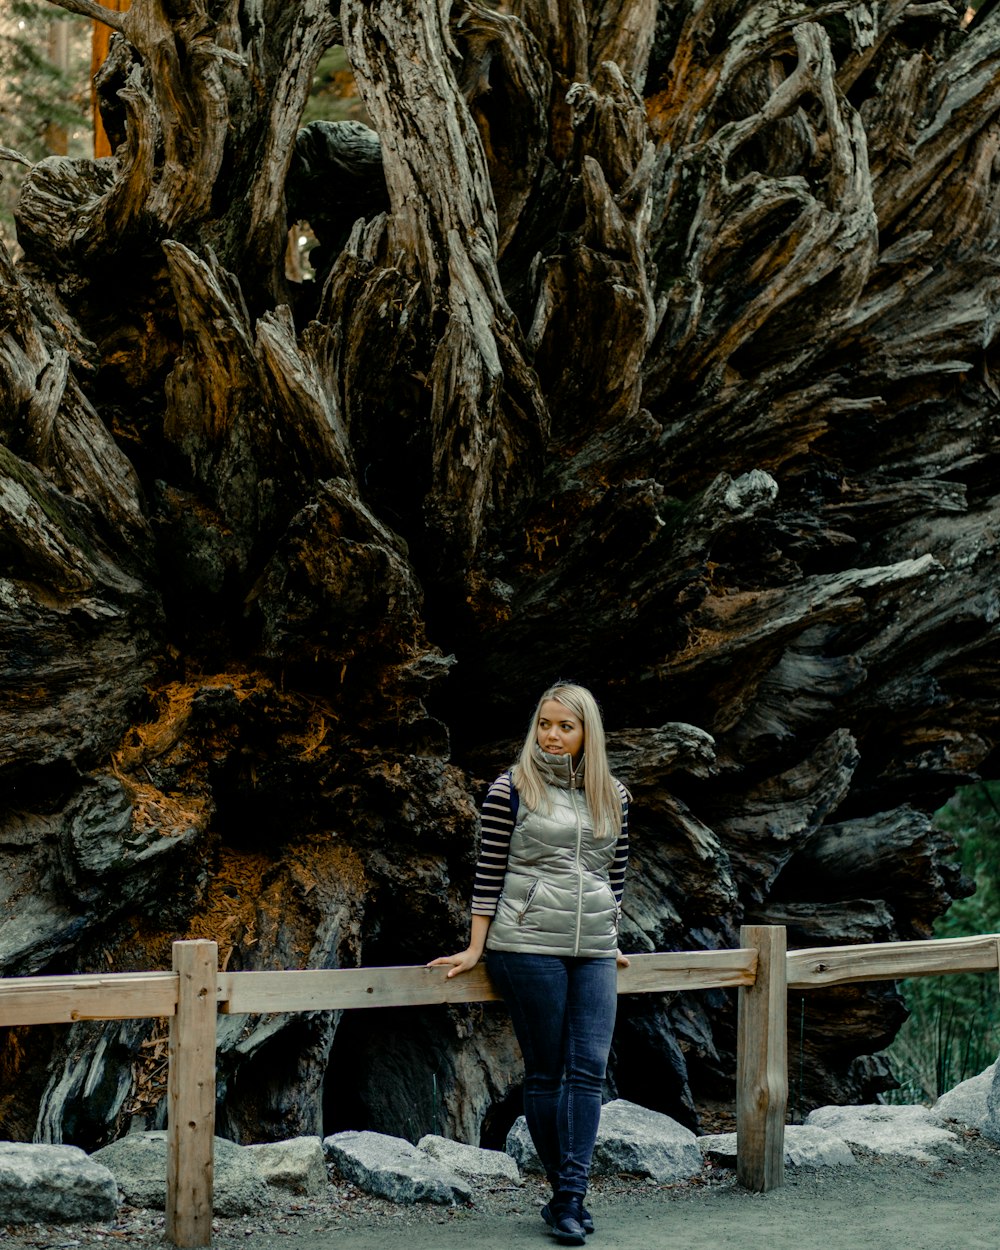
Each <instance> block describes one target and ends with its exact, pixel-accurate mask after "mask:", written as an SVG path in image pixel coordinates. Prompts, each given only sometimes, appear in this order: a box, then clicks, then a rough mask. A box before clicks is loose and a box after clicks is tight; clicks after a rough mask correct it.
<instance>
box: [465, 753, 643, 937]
mask: <svg viewBox="0 0 1000 1250" xmlns="http://www.w3.org/2000/svg"><path fill="white" fill-rule="evenodd" d="M618 789H619V791H620V792H621V796H622V826H621V830H620V832H619V834H618V843H617V845H616V847H615V858H614V860H613V862H612V864H611V868H610V869H609V872H608V880H609V882H610V885H611V889H612V891H613V892H614V896H615V901H616V902H617V903H618V906H619V907H620V906H621V901H622V895H623V893H624V891H625V869H626V867H627V866H628V797H627V795H626V792H625V787H624V786H622V785H621V784H619V785H618ZM512 790H513V786H512V785H511V780H510V773H501V774H500V776H499V777H498V778H497V779H496V781H494V783H493V784H492V785H491V786H490V788H489V792H488V794H487V795H486V801H485V802H484V803H483V811H482V818H481V822H480V823H481V830H482V832H481V839H480V846H479V861H478V863H477V864H476V877H475V881H474V883H473V887H472V914H473V915H474V916H494V915H496V910H497V903H498V902H499V901H500V891H501V890H502V889H503V879H504V876H505V875H506V873H507V859H508V856H509V855H510V837H511V834H512V833H513V832H514V809H513V805H512V801H511V800H512V794H511V792H512Z"/></svg>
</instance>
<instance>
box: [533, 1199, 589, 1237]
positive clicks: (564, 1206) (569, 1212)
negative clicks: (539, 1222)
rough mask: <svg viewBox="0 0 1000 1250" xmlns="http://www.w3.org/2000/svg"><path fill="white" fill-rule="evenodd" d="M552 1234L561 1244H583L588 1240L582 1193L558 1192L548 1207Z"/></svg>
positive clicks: (547, 1221)
mask: <svg viewBox="0 0 1000 1250" xmlns="http://www.w3.org/2000/svg"><path fill="white" fill-rule="evenodd" d="M548 1212H549V1216H550V1217H551V1221H550V1220H549V1219H548V1218H546V1217H545V1216H544V1214H543V1219H546V1223H550V1227H551V1230H552V1235H553V1237H555V1239H556V1241H558V1242H559V1244H560V1245H561V1246H582V1245H583V1244H584V1242H585V1241H586V1240H587V1234H586V1233H585V1232H584V1229H583V1196H582V1195H581V1194H566V1193H559V1194H556V1195H555V1197H554V1198H553V1199H552V1202H551V1203H550V1204H549V1207H548Z"/></svg>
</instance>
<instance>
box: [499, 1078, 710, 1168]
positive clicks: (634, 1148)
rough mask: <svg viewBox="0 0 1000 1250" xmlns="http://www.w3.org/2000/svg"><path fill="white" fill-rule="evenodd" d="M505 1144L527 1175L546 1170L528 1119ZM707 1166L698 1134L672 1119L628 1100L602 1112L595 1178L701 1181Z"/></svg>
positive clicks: (515, 1126) (520, 1122) (521, 1121)
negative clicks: (621, 1175) (629, 1176)
mask: <svg viewBox="0 0 1000 1250" xmlns="http://www.w3.org/2000/svg"><path fill="white" fill-rule="evenodd" d="M506 1145H507V1153H508V1154H509V1155H511V1156H512V1158H513V1159H514V1160H515V1161H516V1162H517V1164H518V1165H519V1166H520V1167H521V1169H522V1170H523V1171H526V1172H540V1171H541V1170H542V1167H541V1163H540V1162H539V1159H538V1155H537V1154H536V1153H535V1148H534V1146H533V1144H532V1142H531V1137H530V1136H529V1134H528V1126H527V1123H526V1122H525V1119H524V1116H520V1117H519V1118H518V1119H517V1120H515V1121H514V1124H513V1126H512V1127H511V1130H510V1132H509V1133H508V1135H507V1143H506ZM703 1166H704V1161H703V1159H702V1155H701V1151H700V1150H699V1149H698V1145H697V1138H696V1137H695V1135H694V1133H692V1132H691V1130H690V1129H687V1128H685V1127H684V1126H683V1125H682V1124H678V1123H677V1121H676V1120H672V1119H671V1118H670V1116H668V1115H663V1114H661V1113H660V1112H659V1111H650V1110H649V1109H648V1108H647V1107H640V1106H639V1105H638V1104H637V1103H634V1102H627V1101H626V1100H625V1099H624V1098H616V1099H615V1100H614V1101H612V1102H609V1103H605V1105H604V1107H603V1108H602V1109H601V1124H600V1127H599V1128H598V1130H597V1141H596V1143H595V1145H594V1159H593V1164H592V1168H591V1171H592V1173H593V1175H595V1176H602V1175H603V1176H611V1175H617V1174H619V1173H622V1172H627V1173H630V1174H634V1175H638V1176H650V1177H652V1178H653V1180H656V1181H659V1182H661V1183H668V1184H669V1183H670V1182H673V1181H679V1180H687V1179H688V1178H689V1177H691V1176H696V1175H697V1174H698V1173H699V1172H700V1171H701V1170H702V1167H703Z"/></svg>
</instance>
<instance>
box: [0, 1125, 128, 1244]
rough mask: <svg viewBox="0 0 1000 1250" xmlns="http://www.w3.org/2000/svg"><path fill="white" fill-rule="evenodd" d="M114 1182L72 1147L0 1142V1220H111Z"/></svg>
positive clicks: (114, 1203) (115, 1199)
mask: <svg viewBox="0 0 1000 1250" xmlns="http://www.w3.org/2000/svg"><path fill="white" fill-rule="evenodd" d="M117 1210H118V1186H117V1185H116V1184H115V1178H114V1177H113V1176H112V1175H111V1173H110V1172H109V1171H108V1169H107V1168H106V1167H103V1166H102V1165H101V1164H100V1163H97V1162H95V1161H94V1160H93V1159H91V1158H89V1157H88V1155H87V1154H86V1152H85V1151H83V1150H80V1149H79V1148H78V1147H76V1146H30V1145H27V1144H25V1143H23V1142H0V1219H2V1220H3V1222H4V1223H5V1224H31V1223H35V1222H40V1223H43V1224H49V1223H51V1224H59V1223H77V1222H84V1221H90V1220H110V1219H114V1216H115V1212H116V1211H117Z"/></svg>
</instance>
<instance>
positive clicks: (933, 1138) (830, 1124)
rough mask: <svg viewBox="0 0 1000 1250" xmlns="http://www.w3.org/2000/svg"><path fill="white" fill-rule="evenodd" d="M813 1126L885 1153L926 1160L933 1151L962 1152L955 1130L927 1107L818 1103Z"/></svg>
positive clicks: (810, 1117) (808, 1120)
mask: <svg viewBox="0 0 1000 1250" xmlns="http://www.w3.org/2000/svg"><path fill="white" fill-rule="evenodd" d="M806 1124H808V1125H810V1126H811V1127H812V1128H825V1129H826V1130H827V1131H828V1132H831V1133H835V1134H836V1135H837V1136H838V1137H842V1138H843V1139H844V1141H846V1142H849V1143H851V1144H852V1145H856V1146H864V1147H865V1148H866V1149H867V1150H873V1151H876V1152H877V1153H878V1154H884V1155H903V1156H905V1157H907V1158H911V1159H920V1160H922V1161H923V1162H925V1163H926V1162H930V1161H932V1160H933V1159H934V1158H935V1156H934V1155H932V1154H931V1153H930V1152H931V1151H937V1152H938V1155H937V1157H938V1158H940V1153H941V1152H944V1153H946V1154H952V1155H955V1154H961V1153H962V1147H961V1146H960V1145H959V1143H958V1138H957V1137H956V1136H955V1134H954V1133H952V1132H949V1131H948V1129H946V1128H943V1127H942V1126H941V1123H940V1120H939V1119H938V1117H937V1116H936V1115H935V1113H934V1112H933V1111H931V1110H930V1109H929V1108H927V1107H912V1106H910V1107H885V1106H882V1105H881V1104H879V1103H872V1104H869V1105H867V1106H863V1107H817V1109H816V1110H815V1111H811V1112H810V1113H809V1115H808V1116H806Z"/></svg>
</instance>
